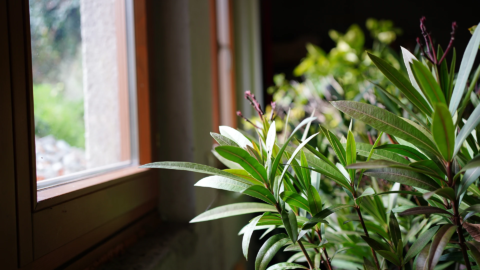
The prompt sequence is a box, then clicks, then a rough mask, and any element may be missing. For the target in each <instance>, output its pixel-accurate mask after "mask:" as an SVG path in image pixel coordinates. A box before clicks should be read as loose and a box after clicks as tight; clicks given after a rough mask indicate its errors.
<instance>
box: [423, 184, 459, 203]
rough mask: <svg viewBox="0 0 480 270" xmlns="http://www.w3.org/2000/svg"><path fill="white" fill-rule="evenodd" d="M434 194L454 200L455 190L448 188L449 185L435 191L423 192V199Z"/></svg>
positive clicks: (427, 198)
mask: <svg viewBox="0 0 480 270" xmlns="http://www.w3.org/2000/svg"><path fill="white" fill-rule="evenodd" d="M434 194H437V195H440V196H442V197H444V198H446V199H449V200H452V201H454V200H455V191H453V189H452V188H450V187H446V188H439V189H437V190H435V191H432V192H428V193H425V194H423V198H424V199H425V200H429V199H430V197H432V196H433V195H434Z"/></svg>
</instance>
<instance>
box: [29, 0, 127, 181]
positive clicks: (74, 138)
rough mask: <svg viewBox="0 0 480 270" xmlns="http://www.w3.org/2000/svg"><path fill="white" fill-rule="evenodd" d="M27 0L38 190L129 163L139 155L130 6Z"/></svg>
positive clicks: (102, 0)
mask: <svg viewBox="0 0 480 270" xmlns="http://www.w3.org/2000/svg"><path fill="white" fill-rule="evenodd" d="M29 3H30V27H31V44H32V75H33V96H34V116H35V151H36V169H37V183H38V186H39V187H46V186H51V185H55V184H59V183H63V182H65V181H70V180H76V179H79V178H82V177H85V176H89V175H94V174H99V173H103V172H107V171H110V170H113V169H118V168H120V167H125V166H130V165H131V164H132V162H134V161H135V153H136V152H135V148H136V146H135V145H136V144H135V142H134V138H135V134H134V132H132V131H134V130H135V129H134V128H133V127H134V124H135V123H134V122H135V121H133V120H134V119H135V117H133V116H134V115H133V114H132V111H133V109H134V107H135V106H134V102H133V101H134V95H133V93H134V89H132V87H129V85H134V84H132V80H133V79H134V78H133V77H132V74H131V73H132V71H131V70H132V69H129V64H131V63H132V61H131V58H132V57H131V56H132V55H133V54H132V53H130V51H131V50H132V48H131V47H132V46H128V40H129V38H130V36H131V34H132V33H131V31H130V30H129V29H132V28H131V27H129V22H130V21H131V20H130V19H129V14H130V11H131V10H130V8H129V7H130V6H131V5H130V4H131V3H130V2H129V1H121V0H68V1H67V0H30V2H29ZM129 31H130V32H129Z"/></svg>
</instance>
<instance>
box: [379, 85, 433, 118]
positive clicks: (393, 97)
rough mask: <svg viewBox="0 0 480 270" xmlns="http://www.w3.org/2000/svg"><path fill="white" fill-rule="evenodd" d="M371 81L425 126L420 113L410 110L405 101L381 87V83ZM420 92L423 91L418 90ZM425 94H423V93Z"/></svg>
mask: <svg viewBox="0 0 480 270" xmlns="http://www.w3.org/2000/svg"><path fill="white" fill-rule="evenodd" d="M370 83H372V84H373V85H375V86H376V87H377V89H378V90H380V92H381V93H383V94H385V95H386V96H387V97H388V98H389V99H390V100H392V101H393V102H395V103H397V104H398V106H400V107H401V108H402V109H404V110H405V111H406V112H407V113H408V114H409V115H410V116H411V117H413V118H415V119H416V120H417V121H418V122H419V123H421V124H422V125H423V126H425V124H424V120H422V119H420V117H418V115H417V114H416V113H414V112H412V110H410V108H408V106H407V105H406V104H404V103H403V102H401V101H400V100H399V99H398V98H396V97H395V96H394V95H392V94H390V93H389V92H388V91H387V90H385V89H384V88H383V87H381V86H380V85H378V84H376V83H373V82H371V81H370ZM418 91H419V92H420V93H421V91H420V90H418ZM422 95H423V94H422Z"/></svg>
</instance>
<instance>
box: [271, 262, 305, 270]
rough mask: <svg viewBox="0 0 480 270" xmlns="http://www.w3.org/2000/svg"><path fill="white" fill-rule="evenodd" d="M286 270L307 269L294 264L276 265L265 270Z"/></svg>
mask: <svg viewBox="0 0 480 270" xmlns="http://www.w3.org/2000/svg"><path fill="white" fill-rule="evenodd" d="M287 269H308V268H307V267H305V266H303V265H300V264H296V263H288V262H286V263H277V264H275V265H272V266H270V267H269V268H268V269H267V270H287Z"/></svg>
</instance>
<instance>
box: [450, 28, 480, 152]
mask: <svg viewBox="0 0 480 270" xmlns="http://www.w3.org/2000/svg"><path fill="white" fill-rule="evenodd" d="M477 32H478V31H477ZM478 124H480V106H477V107H476V108H475V110H473V112H472V113H471V114H470V117H468V120H467V122H466V123H465V125H464V126H463V127H462V129H461V130H460V132H459V133H458V136H457V138H456V139H455V150H454V151H453V155H456V154H457V153H458V151H459V150H460V148H461V147H462V145H463V142H464V141H465V140H466V139H467V137H468V136H470V134H471V133H472V131H473V130H474V129H475V127H477V126H478Z"/></svg>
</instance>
